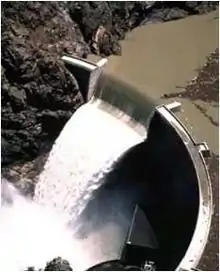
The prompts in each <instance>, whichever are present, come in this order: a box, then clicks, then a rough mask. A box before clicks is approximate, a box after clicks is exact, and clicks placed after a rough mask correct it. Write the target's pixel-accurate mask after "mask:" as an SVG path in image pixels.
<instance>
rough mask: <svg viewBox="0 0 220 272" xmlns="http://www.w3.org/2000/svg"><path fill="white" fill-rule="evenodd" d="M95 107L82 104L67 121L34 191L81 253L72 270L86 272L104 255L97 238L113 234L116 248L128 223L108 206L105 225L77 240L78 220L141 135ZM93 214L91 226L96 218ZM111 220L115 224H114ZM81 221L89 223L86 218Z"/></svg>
mask: <svg viewBox="0 0 220 272" xmlns="http://www.w3.org/2000/svg"><path fill="white" fill-rule="evenodd" d="M99 106H100V101H98V102H97V103H94V102H93V103H91V104H90V103H88V104H86V105H84V106H82V107H81V108H80V109H79V110H77V112H76V113H75V114H74V115H73V116H72V118H71V119H70V120H69V121H68V122H67V124H66V126H65V127H64V129H63V130H62V132H61V134H60V135H59V137H58V138H57V140H56V142H55V144H54V146H53V148H52V150H51V152H50V155H49V158H48V160H47V162H46V164H45V167H44V170H43V171H42V173H41V174H40V176H39V181H38V183H37V185H36V189H35V196H34V199H35V201H36V203H38V204H40V205H42V206H44V207H48V208H50V209H53V210H55V211H56V212H58V213H60V214H62V215H63V216H64V218H65V222H66V223H67V224H68V223H71V231H72V234H73V237H74V238H73V240H72V241H74V243H75V242H76V244H79V248H81V250H83V254H81V255H76V256H77V258H79V259H82V260H83V263H78V264H76V263H75V265H74V266H73V269H83V270H84V269H87V268H88V267H89V266H90V265H93V264H94V263H93V262H94V260H95V261H97V260H100V261H101V260H102V259H103V258H105V256H106V255H109V254H110V253H108V252H107V253H106V252H105V253H103V243H101V244H100V245H101V247H102V248H97V247H99V245H98V244H97V247H94V245H95V244H96V242H97V237H99V236H100V235H101V233H104V234H103V235H102V236H106V235H107V236H108V235H112V234H113V232H114V233H115V237H116V241H115V246H116V247H117V248H119V247H120V245H119V241H117V239H118V240H119V237H120V236H121V235H122V234H123V235H126V233H124V232H125V231H124V229H123V228H120V227H119V225H121V224H124V223H126V224H128V222H127V221H128V219H126V218H124V216H123V215H122V214H120V211H119V210H117V209H120V207H121V206H123V205H122V204H119V206H118V205H116V204H115V205H113V206H114V207H111V210H112V214H114V215H112V216H110V217H109V218H108V221H109V222H108V225H106V226H103V227H102V228H101V229H100V228H99V229H94V227H92V228H91V229H92V235H91V233H89V232H88V233H89V234H88V235H89V236H88V235H87V237H84V238H79V236H78V233H79V231H80V230H81V229H82V225H81V224H82V221H81V220H80V219H81V216H80V215H81V214H82V212H83V211H84V210H85V208H87V205H88V203H89V202H90V201H91V199H92V198H93V192H94V191H96V190H97V189H98V188H100V186H101V185H102V184H103V183H104V182H105V177H106V176H107V175H108V174H109V173H110V172H111V171H112V168H113V166H114V163H115V162H116V161H117V160H118V159H119V158H120V157H121V155H123V154H124V153H125V152H126V151H127V150H129V149H130V148H131V147H133V146H135V145H137V144H139V143H140V142H142V141H143V139H144V137H143V135H140V134H139V133H138V132H137V131H135V130H134V128H131V127H130V126H129V125H128V124H126V122H125V120H126V116H124V117H125V118H123V119H124V121H121V120H119V119H118V118H117V117H114V116H113V115H112V114H110V113H109V112H107V111H105V110H104V109H102V108H101V107H99ZM114 197H115V196H114ZM116 198H118V197H117V196H116ZM119 198H120V197H119ZM118 203H119V202H118ZM109 204H110V202H109ZM89 205H90V204H89ZM97 205H99V204H97ZM129 205H130V204H129ZM97 207H98V206H97ZM98 210H99V208H98ZM98 210H97V209H96V212H97V216H95V217H96V219H94V220H96V221H97V220H99V217H100V216H101V215H100V212H99V211H98ZM117 215H118V221H117V220H116V219H115V216H116V217H117ZM129 216H130V214H129ZM95 217H94V218H95ZM85 222H86V224H90V223H89V221H88V220H87V219H86V220H84V223H85ZM90 232H91V231H90ZM85 238H86V239H85ZM108 246H109V245H108ZM113 247H114V246H112V248H113ZM104 255H105V256H104Z"/></svg>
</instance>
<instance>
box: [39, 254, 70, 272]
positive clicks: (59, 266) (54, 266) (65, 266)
mask: <svg viewBox="0 0 220 272" xmlns="http://www.w3.org/2000/svg"><path fill="white" fill-rule="evenodd" d="M44 271H72V268H71V267H70V264H69V262H67V261H66V260H63V259H61V258H60V257H58V258H55V259H53V260H52V261H51V262H48V263H47V265H46V267H45V269H44Z"/></svg>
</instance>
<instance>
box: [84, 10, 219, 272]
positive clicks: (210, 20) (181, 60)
mask: <svg viewBox="0 0 220 272" xmlns="http://www.w3.org/2000/svg"><path fill="white" fill-rule="evenodd" d="M121 45H122V56H111V57H109V61H108V65H107V68H106V72H107V73H109V74H110V75H111V76H113V77H115V78H117V79H119V80H121V81H124V82H126V83H127V84H129V85H130V86H132V87H134V88H135V89H136V90H138V91H139V92H140V93H141V94H142V95H146V97H151V98H153V99H154V100H155V101H156V102H157V103H169V102H171V101H179V102H181V103H182V109H181V111H180V112H179V113H177V116H178V117H179V118H180V120H181V121H182V122H183V123H184V125H185V126H186V127H187V129H188V130H189V131H190V133H191V134H192V136H193V137H194V139H195V140H197V141H206V142H207V143H208V146H209V148H210V149H211V151H212V152H213V153H214V154H216V155H215V156H214V157H216V156H217V157H218V154H219V128H218V123H219V103H218V101H216V103H208V102H205V101H202V100H199V99H198V100H197V101H192V100H190V99H189V98H178V97H175V98H169V99H168V98H167V99H162V98H161V97H162V96H163V95H164V94H173V93H177V92H181V91H184V88H185V87H186V86H187V85H188V84H189V82H190V81H191V80H192V79H194V78H196V77H197V76H198V73H199V69H201V68H202V67H203V66H204V65H205V64H206V62H207V57H208V56H209V55H210V54H211V53H212V52H214V51H215V49H216V48H218V47H219V12H218V11H215V12H211V13H209V14H206V15H199V16H191V17H188V18H185V19H182V20H178V21H173V22H168V23H163V24H152V25H147V26H142V27H139V28H136V29H135V30H134V31H132V32H131V33H129V34H128V35H127V38H126V40H124V41H122V42H121ZM89 58H90V59H92V60H95V59H97V57H94V56H89ZM198 91H199V90H198ZM204 112H205V114H204ZM207 116H208V118H207ZM210 120H213V121H212V122H211V121H210ZM213 159H214V158H213ZM217 161H218V160H217ZM210 171H211V172H210V176H211V180H212V187H213V190H214V192H213V198H214V206H215V213H214V216H213V221H212V230H211V233H210V237H209V243H208V245H207V248H206V250H205V253H204V255H203V257H202V259H201V262H200V264H199V267H198V268H199V270H200V269H205V270H218V262H219V256H218V229H219V227H218V223H216V222H217V221H218V209H216V205H218V192H217V191H216V190H217V189H218V178H217V176H216V173H218V163H217V164H216V167H215V169H214V170H213V169H212V166H211V170H210ZM212 176H215V178H212Z"/></svg>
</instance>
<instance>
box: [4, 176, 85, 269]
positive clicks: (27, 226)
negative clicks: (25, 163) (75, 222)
mask: <svg viewBox="0 0 220 272" xmlns="http://www.w3.org/2000/svg"><path fill="white" fill-rule="evenodd" d="M0 241H1V249H0V271H23V270H25V269H27V267H32V266H34V267H35V269H40V268H41V269H42V268H44V267H45V266H46V263H47V262H48V261H51V260H52V259H54V257H55V256H56V257H57V256H63V258H65V259H66V260H70V263H71V260H72V259H73V256H74V255H75V256H79V255H80V254H82V252H80V248H79V247H78V246H77V241H75V242H74V243H73V240H72V235H71V232H70V231H69V230H68V229H67V228H66V226H65V224H64V221H63V218H62V217H61V216H58V214H55V213H53V212H52V211H51V210H48V209H46V208H45V207H41V206H40V205H38V204H36V203H34V202H33V201H32V200H31V199H27V198H25V197H24V196H22V195H21V194H20V193H19V192H18V190H17V189H16V188H14V187H13V186H12V185H11V184H10V183H9V182H8V181H7V180H5V179H2V180H1V210H0ZM78 261H79V262H80V260H78ZM71 264H73V263H71ZM74 265H75V266H76V267H80V264H78V263H77V259H75V260H74Z"/></svg>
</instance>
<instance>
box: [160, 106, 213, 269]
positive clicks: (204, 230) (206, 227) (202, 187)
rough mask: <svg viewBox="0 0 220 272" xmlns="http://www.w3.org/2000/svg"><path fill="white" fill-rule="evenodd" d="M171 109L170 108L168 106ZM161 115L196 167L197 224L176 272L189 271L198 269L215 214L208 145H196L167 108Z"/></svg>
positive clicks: (162, 108) (161, 111)
mask: <svg viewBox="0 0 220 272" xmlns="http://www.w3.org/2000/svg"><path fill="white" fill-rule="evenodd" d="M168 107H169V106H168ZM157 110H158V111H159V113H160V114H161V115H162V116H163V118H165V119H166V120H167V121H168V122H169V124H170V125H171V126H172V127H173V128H174V129H175V130H176V132H177V133H178V135H179V137H180V138H181V139H182V141H183V142H184V144H185V147H186V149H187V151H188V153H189V154H190V157H191V159H192V163H193V165H194V167H195V170H196V174H197V179H198V185H199V211H198V217H197V223H196V227H195V230H194V234H193V237H192V239H191V243H190V245H189V247H188V249H187V251H186V254H185V256H184V257H183V259H182V261H181V262H180V264H179V266H178V267H177V269H176V270H182V271H189V270H192V269H193V268H196V266H197V265H198V263H199V261H200V258H201V256H202V254H203V251H204V249H205V245H206V243H207V241H208V234H209V231H210V227H211V218H212V213H213V206H212V202H213V201H212V190H211V182H210V178H209V174H208V170H207V167H206V163H205V159H206V158H209V157H210V153H209V149H208V147H207V145H206V143H195V142H194V140H193V138H192V137H191V136H190V134H189V132H188V131H187V129H186V128H185V127H184V126H183V124H182V123H181V122H180V121H179V120H178V118H177V117H176V116H175V115H174V114H173V113H172V112H171V111H170V110H169V109H168V108H167V106H160V107H158V108H157Z"/></svg>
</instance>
